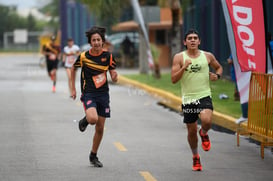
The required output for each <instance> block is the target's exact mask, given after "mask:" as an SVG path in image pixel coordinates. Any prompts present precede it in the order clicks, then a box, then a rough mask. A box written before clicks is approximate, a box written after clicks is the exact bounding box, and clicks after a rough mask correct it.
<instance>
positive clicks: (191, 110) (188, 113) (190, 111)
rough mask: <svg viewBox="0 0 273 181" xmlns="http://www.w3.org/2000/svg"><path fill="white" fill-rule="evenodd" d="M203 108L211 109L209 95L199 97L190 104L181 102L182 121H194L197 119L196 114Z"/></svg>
mask: <svg viewBox="0 0 273 181" xmlns="http://www.w3.org/2000/svg"><path fill="white" fill-rule="evenodd" d="M204 109H211V110H213V105H212V100H211V97H210V96H207V97H204V98H201V99H199V100H196V101H194V102H192V103H190V104H182V113H183V115H184V123H194V122H195V121H197V120H198V115H199V114H200V112H201V111H202V110H204Z"/></svg>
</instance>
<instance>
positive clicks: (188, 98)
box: [181, 50, 211, 104]
mask: <svg viewBox="0 0 273 181" xmlns="http://www.w3.org/2000/svg"><path fill="white" fill-rule="evenodd" d="M182 55H183V59H184V60H183V61H184V63H185V60H186V59H189V60H191V61H192V64H190V65H189V66H188V68H187V69H186V70H185V71H184V73H183V76H182V79H181V95H182V103H183V104H189V103H194V102H196V101H197V100H199V99H201V98H203V97H207V96H211V90H210V84H209V66H208V61H207V57H206V55H205V53H204V52H203V51H201V50H200V55H199V56H198V57H197V58H190V57H189V56H188V55H187V53H186V51H183V52H182Z"/></svg>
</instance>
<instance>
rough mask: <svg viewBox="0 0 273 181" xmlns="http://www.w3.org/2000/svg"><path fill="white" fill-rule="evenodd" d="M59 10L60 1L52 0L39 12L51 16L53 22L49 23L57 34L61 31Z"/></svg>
mask: <svg viewBox="0 0 273 181" xmlns="http://www.w3.org/2000/svg"><path fill="white" fill-rule="evenodd" d="M59 9H60V1H59V0H51V1H50V2H49V3H48V4H47V5H45V6H43V7H42V8H40V9H39V10H40V11H41V12H42V13H44V14H47V15H49V16H51V20H50V21H49V23H48V26H49V27H51V28H53V29H54V31H55V33H56V32H57V31H58V30H59V29H60V23H59V21H58V19H59Z"/></svg>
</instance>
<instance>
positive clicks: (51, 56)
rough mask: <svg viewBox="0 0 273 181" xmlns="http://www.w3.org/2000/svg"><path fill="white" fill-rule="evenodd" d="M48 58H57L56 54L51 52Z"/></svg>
mask: <svg viewBox="0 0 273 181" xmlns="http://www.w3.org/2000/svg"><path fill="white" fill-rule="evenodd" d="M48 58H49V60H56V55H55V54H54V53H51V54H50V55H49V57H48Z"/></svg>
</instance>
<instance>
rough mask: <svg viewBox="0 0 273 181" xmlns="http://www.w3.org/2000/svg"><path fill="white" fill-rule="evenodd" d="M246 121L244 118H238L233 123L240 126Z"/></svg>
mask: <svg viewBox="0 0 273 181" xmlns="http://www.w3.org/2000/svg"><path fill="white" fill-rule="evenodd" d="M245 121H247V118H244V117H240V118H239V119H237V120H236V121H235V122H236V124H241V123H243V122H245Z"/></svg>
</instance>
